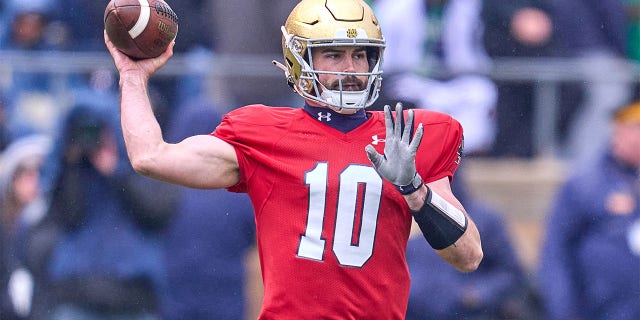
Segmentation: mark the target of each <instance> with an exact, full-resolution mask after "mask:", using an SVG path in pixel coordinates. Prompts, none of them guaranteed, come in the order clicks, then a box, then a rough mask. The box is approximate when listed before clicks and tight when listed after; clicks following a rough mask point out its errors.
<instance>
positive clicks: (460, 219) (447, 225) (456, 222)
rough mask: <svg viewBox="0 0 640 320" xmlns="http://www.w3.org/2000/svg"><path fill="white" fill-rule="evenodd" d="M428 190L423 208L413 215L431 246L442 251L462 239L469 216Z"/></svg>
mask: <svg viewBox="0 0 640 320" xmlns="http://www.w3.org/2000/svg"><path fill="white" fill-rule="evenodd" d="M427 190H428V191H427V199H426V200H425V202H424V205H423V206H422V208H420V210H418V211H412V212H411V213H412V214H413V218H414V220H415V221H416V223H417V224H418V226H419V227H420V230H422V234H423V235H424V238H425V239H427V242H429V245H431V247H432V248H434V249H436V250H442V249H444V248H446V247H448V246H450V245H452V244H454V243H455V242H456V241H458V239H460V237H462V235H463V234H464V232H465V231H466V230H467V216H466V215H465V214H464V212H462V211H461V210H460V209H458V208H456V207H454V206H453V205H452V204H450V203H449V202H447V201H446V200H444V199H443V198H442V197H440V196H439V195H438V194H436V193H434V192H432V191H431V189H429V188H427Z"/></svg>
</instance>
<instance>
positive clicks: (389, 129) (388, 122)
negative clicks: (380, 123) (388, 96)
mask: <svg viewBox="0 0 640 320" xmlns="http://www.w3.org/2000/svg"><path fill="white" fill-rule="evenodd" d="M384 124H385V127H386V133H387V137H386V139H390V138H392V135H393V117H392V116H391V107H389V105H386V106H384Z"/></svg>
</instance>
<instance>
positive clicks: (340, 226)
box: [298, 162, 382, 267]
mask: <svg viewBox="0 0 640 320" xmlns="http://www.w3.org/2000/svg"><path fill="white" fill-rule="evenodd" d="M327 168H328V166H327V163H324V162H321V163H318V164H317V165H316V167H315V168H313V169H312V170H311V171H309V172H307V173H306V175H305V183H306V184H307V185H308V186H309V213H308V217H307V227H306V229H305V233H304V235H302V236H301V237H300V245H299V246H298V256H299V257H304V258H309V259H313V260H319V261H322V260H323V257H324V249H325V241H326V240H325V239H323V238H322V228H323V224H324V215H325V205H326V196H327V192H326V191H327V181H328V169H327ZM339 181H340V182H339V183H340V185H339V194H338V202H337V212H336V226H335V232H334V235H333V253H334V254H335V255H336V258H337V259H338V261H339V262H340V264H342V265H346V266H353V267H362V266H363V265H364V264H365V263H366V262H367V261H368V260H369V258H371V255H372V254H373V242H374V240H375V235H376V225H377V223H378V209H379V207H380V196H381V194H382V178H381V177H380V176H379V175H378V173H377V172H376V171H375V169H374V168H372V167H367V166H362V165H349V166H348V167H347V168H346V169H344V170H343V171H342V173H340V180H339ZM360 185H362V186H363V187H364V192H363V199H360V201H362V206H361V208H362V213H361V225H360V230H359V233H358V238H357V242H356V243H357V245H354V244H353V243H352V237H353V233H354V228H356V226H355V222H356V216H357V215H358V212H356V208H357V205H356V204H357V203H358V201H359V199H358V194H359V192H358V190H360V188H359V186H360Z"/></svg>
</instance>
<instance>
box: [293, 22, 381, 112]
mask: <svg viewBox="0 0 640 320" xmlns="http://www.w3.org/2000/svg"><path fill="white" fill-rule="evenodd" d="M282 32H286V30H284V28H282ZM285 39H287V42H286V43H285V46H286V47H287V49H288V50H289V51H290V52H291V53H292V55H293V57H294V58H295V59H296V61H297V62H298V64H299V65H300V67H301V70H300V76H299V78H298V80H297V83H293V86H294V89H295V90H296V92H298V94H300V95H302V96H303V97H304V98H307V99H311V100H314V101H317V102H319V103H322V104H326V105H329V106H333V107H337V108H344V109H361V108H366V107H368V106H370V105H371V104H373V102H375V100H376V99H377V98H378V94H379V91H380V85H381V82H382V67H381V65H382V52H383V50H384V41H381V40H377V39H369V38H333V39H304V38H300V37H296V36H293V35H286V34H285ZM343 46H353V47H364V48H365V50H366V52H367V59H368V62H369V70H368V72H359V73H353V72H338V71H321V70H316V69H315V66H314V63H313V54H312V51H313V49H314V48H318V47H343ZM321 74H332V75H335V76H337V77H338V82H339V85H338V89H335V90H331V89H329V88H327V87H326V86H325V85H323V84H322V83H321V82H320V79H319V75H321ZM350 76H366V77H367V81H366V84H365V87H364V89H363V90H360V91H348V90H343V85H342V83H343V80H344V79H345V78H346V77H350ZM291 80H293V79H291ZM294 81H295V80H294Z"/></svg>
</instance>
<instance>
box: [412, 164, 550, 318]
mask: <svg viewBox="0 0 640 320" xmlns="http://www.w3.org/2000/svg"><path fill="white" fill-rule="evenodd" d="M460 169H462V171H460ZM460 169H459V170H458V174H457V175H456V178H455V180H454V181H453V182H452V185H451V186H452V190H453V192H454V194H455V195H456V197H458V199H460V201H461V202H462V203H463V204H464V206H465V208H466V209H467V211H468V212H469V214H470V215H471V216H473V219H474V221H475V222H476V225H477V226H478V231H480V233H481V234H482V247H483V251H484V258H483V259H482V262H481V263H480V266H479V267H478V269H477V270H476V271H474V272H471V273H461V272H459V271H457V270H456V269H454V268H452V267H451V266H449V265H447V264H446V263H443V262H442V259H440V258H439V257H438V255H437V254H436V252H435V251H434V250H432V249H431V248H428V247H425V245H424V238H423V237H422V235H421V234H420V230H419V229H417V228H415V232H414V230H413V229H412V234H411V238H410V239H409V244H408V247H407V263H408V265H409V271H410V273H411V291H410V294H409V306H408V309H407V317H406V319H407V320H423V319H424V320H426V319H443V320H444V319H451V320H454V319H467V320H472V319H476V320H480V319H485V320H498V319H537V318H536V316H537V309H536V304H535V302H536V300H535V296H536V295H535V292H533V291H532V290H531V286H530V285H529V279H527V278H526V277H525V274H524V270H523V269H522V267H521V265H520V262H519V260H518V257H517V255H516V253H515V251H514V248H513V245H512V241H511V239H510V238H509V235H508V233H507V230H506V227H505V225H504V221H503V219H502V216H501V215H500V213H498V212H496V211H495V210H493V209H492V208H490V207H489V206H487V205H486V204H484V203H482V202H481V201H479V200H478V199H475V198H474V197H473V196H471V194H470V193H469V190H467V187H466V185H464V183H465V182H464V168H463V167H461V168H460ZM434 274H437V275H438V276H437V277H434Z"/></svg>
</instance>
